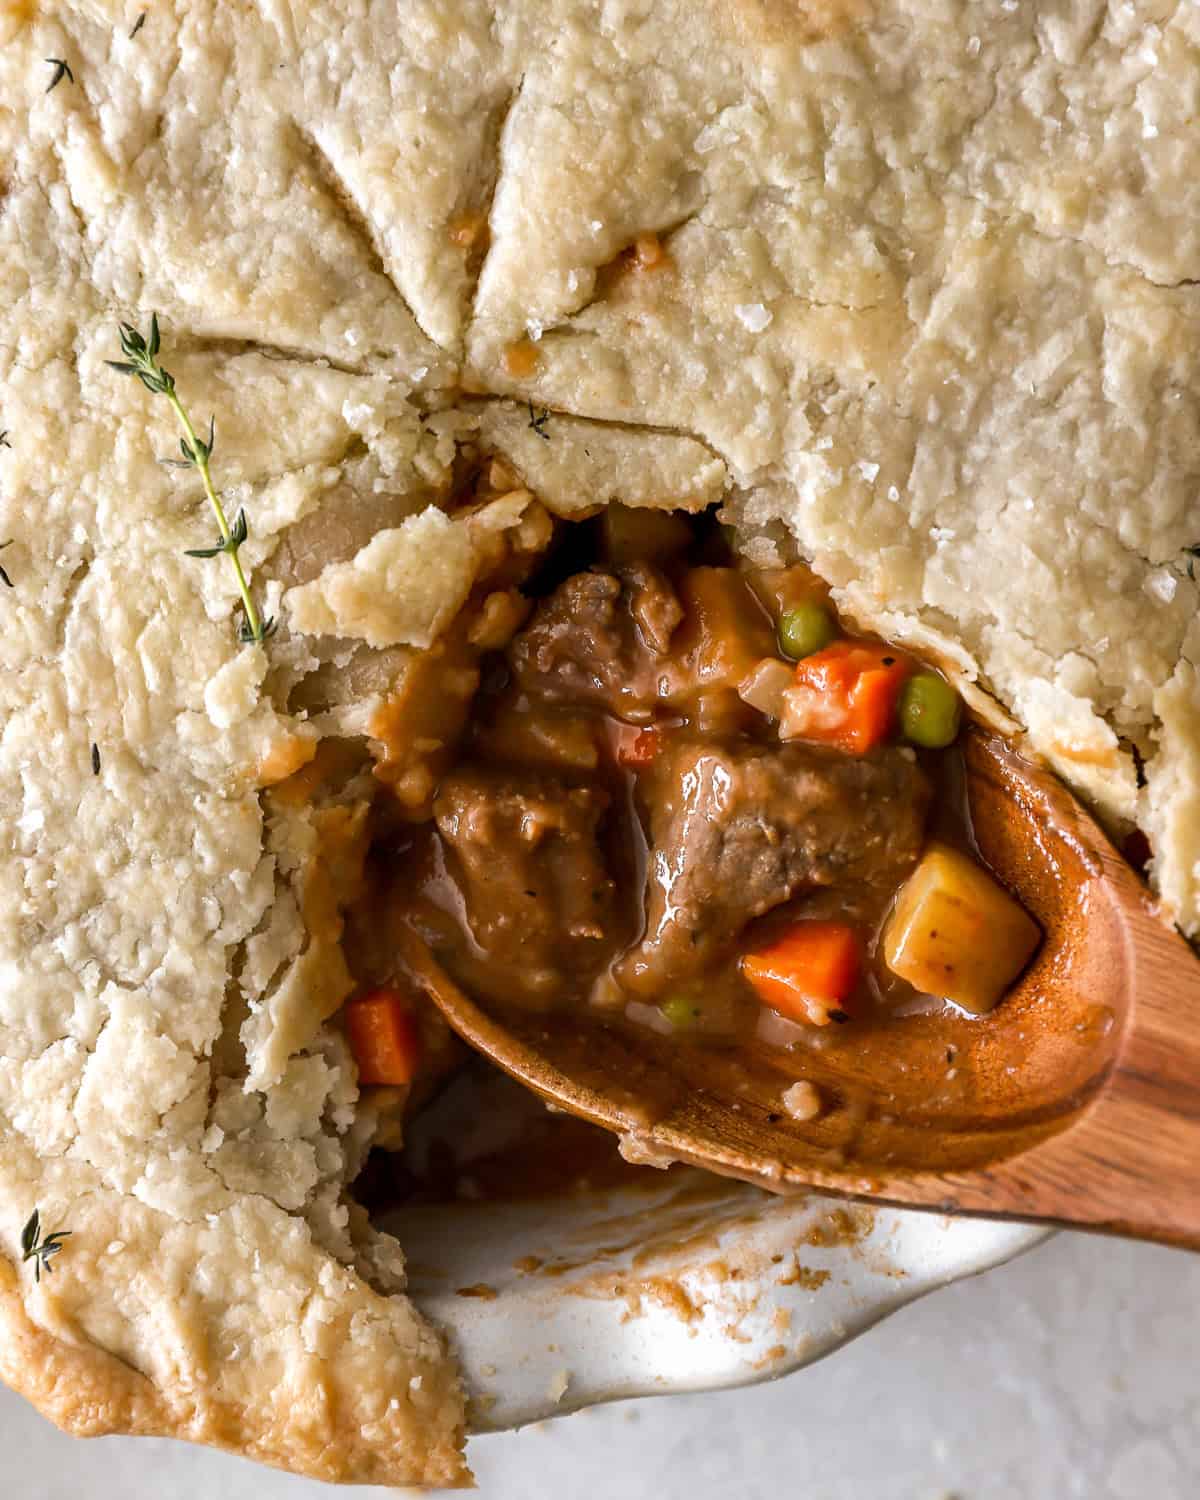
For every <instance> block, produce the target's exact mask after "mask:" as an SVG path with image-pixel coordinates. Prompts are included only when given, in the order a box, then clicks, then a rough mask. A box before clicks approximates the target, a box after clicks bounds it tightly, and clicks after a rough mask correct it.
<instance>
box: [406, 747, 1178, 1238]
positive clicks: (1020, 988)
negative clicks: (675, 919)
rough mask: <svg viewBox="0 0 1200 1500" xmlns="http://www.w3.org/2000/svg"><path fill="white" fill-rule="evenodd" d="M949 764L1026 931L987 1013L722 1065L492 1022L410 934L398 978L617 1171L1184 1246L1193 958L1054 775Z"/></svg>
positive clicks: (986, 752) (621, 1034)
mask: <svg viewBox="0 0 1200 1500" xmlns="http://www.w3.org/2000/svg"><path fill="white" fill-rule="evenodd" d="M964 758H965V765H966V770H967V782H968V805H969V809H970V815H971V819H972V822H973V825H974V831H975V836H976V839H977V841H978V844H979V847H980V850H981V852H982V853H983V855H984V857H985V859H986V860H987V861H988V863H989V864H990V865H991V866H992V868H993V869H994V870H995V871H996V872H997V873H998V874H999V875H1000V877H1001V879H1003V881H1004V882H1005V884H1007V885H1008V886H1009V888H1010V889H1011V890H1013V891H1014V892H1015V893H1016V894H1017V895H1018V896H1019V897H1020V899H1021V901H1022V902H1023V903H1024V905H1025V906H1026V907H1027V908H1028V910H1030V911H1031V912H1032V913H1033V914H1034V915H1035V916H1036V917H1037V919H1038V921H1039V922H1040V923H1041V926H1042V928H1043V930H1044V932H1045V939H1044V941H1043V943H1042V946H1041V948H1040V950H1039V952H1038V954H1037V956H1036V958H1035V960H1034V962H1033V964H1032V965H1031V966H1030V968H1029V969H1028V971H1027V972H1026V973H1025V975H1024V976H1023V977H1022V979H1021V980H1020V981H1019V983H1018V984H1017V986H1016V987H1015V988H1014V990H1013V991H1012V992H1011V993H1010V994H1009V995H1008V996H1007V997H1006V998H1005V1000H1004V1002H1003V1003H1002V1004H1001V1005H1000V1006H999V1007H998V1008H997V1010H995V1011H994V1012H993V1013H992V1014H991V1015H988V1016H985V1017H980V1018H971V1017H966V1016H960V1015H957V1014H954V1015H949V1014H942V1013H939V1014H918V1015H911V1016H907V1017H903V1018H896V1017H892V1018H887V1019H884V1020H882V1021H879V1022H874V1023H873V1022H864V1023H859V1024H855V1025H854V1026H848V1027H844V1028H832V1027H830V1028H827V1029H826V1030H824V1031H822V1032H820V1033H814V1038H813V1040H814V1044H815V1045H814V1046H812V1047H811V1048H810V1047H804V1048H803V1049H802V1052H801V1054H800V1055H797V1054H796V1053H795V1052H791V1053H781V1052H780V1051H779V1050H778V1049H775V1048H769V1047H766V1046H763V1047H753V1048H751V1049H750V1050H749V1052H748V1053H747V1052H746V1051H744V1050H743V1051H739V1052H738V1053H736V1054H734V1053H731V1052H728V1051H721V1050H718V1049H705V1048H702V1047H697V1046H688V1047H683V1048H680V1047H678V1046H676V1045H673V1044H672V1042H671V1040H670V1039H668V1038H660V1037H658V1036H656V1035H655V1034H654V1033H652V1032H649V1031H647V1032H646V1033H645V1034H644V1035H643V1034H642V1033H641V1031H639V1032H638V1033H637V1035H631V1034H630V1032H628V1031H626V1030H623V1029H618V1028H616V1027H610V1026H606V1025H604V1024H603V1023H602V1021H601V1020H600V1019H599V1017H595V1016H593V1015H591V1014H590V1013H585V1014H582V1015H578V1014H574V1015H562V1016H540V1015H539V1016H530V1015H522V1014H510V1013H505V1014H504V1015H503V1016H500V1015H498V1014H496V1015H493V1014H490V1013H489V1012H487V1011H485V1010H484V1009H482V1008H481V1007H480V1006H479V1005H477V1004H476V1003H475V1002H474V1001H473V1000H471V999H470V998H468V997H467V996H466V995H465V994H464V993H463V992H462V991H461V990H460V989H459V988H458V987H457V986H456V985H454V984H453V983H452V982H451V981H450V980H449V978H448V977H447V976H446V975H445V974H444V973H443V972H442V971H441V970H440V968H439V967H438V966H437V965H436V963H435V962H434V961H433V959H432V958H431V956H430V955H429V953H428V951H427V950H425V949H423V947H422V946H421V944H420V943H419V941H418V940H417V939H416V938H415V937H411V938H409V939H406V941H405V953H404V955H403V957H404V960H405V964H406V967H407V968H408V969H409V970H410V971H411V974H412V977H413V979H414V980H415V981H416V982H417V983H418V984H420V985H421V986H422V987H423V988H424V989H425V990H426V991H427V992H428V993H429V994H430V996H431V998H432V999H433V1000H434V1002H435V1003H436V1004H437V1005H438V1007H439V1008H440V1009H441V1010H442V1012H443V1014H444V1015H445V1016H446V1018H447V1020H448V1021H449V1022H450V1024H451V1025H452V1026H453V1027H454V1029H455V1030H456V1031H457V1032H458V1033H459V1034H460V1035H461V1036H462V1037H463V1038H464V1039H465V1040H466V1041H467V1042H468V1043H469V1044H470V1045H471V1046H473V1047H474V1048H476V1049H477V1050H478V1051H480V1052H482V1053H484V1054H486V1055H487V1056H488V1057H489V1058H491V1059H492V1061H493V1062H495V1063H497V1064H498V1065H499V1066H500V1067H501V1068H503V1069H504V1070H505V1071H506V1072H507V1073H509V1074H511V1075H512V1076H513V1077H515V1078H517V1079H519V1080H520V1081H521V1082H522V1083H524V1084H526V1085H527V1086H528V1087H530V1088H532V1089H534V1090H535V1091H536V1092H537V1093H539V1094H540V1095H542V1096H543V1097H544V1098H545V1099H547V1100H548V1101H550V1102H551V1103H553V1104H555V1105H557V1106H558V1107H560V1108H562V1109H565V1110H569V1111H570V1112H571V1113H573V1114H576V1115H580V1116H582V1117H583V1118H585V1119H588V1120H591V1121H593V1122H594V1123H596V1124H598V1125H602V1126H604V1127H606V1128H607V1129H609V1130H611V1131H614V1132H616V1133H617V1134H618V1135H620V1136H621V1137H622V1138H623V1142H624V1149H625V1150H626V1152H627V1154H630V1155H632V1156H634V1157H636V1158H639V1159H646V1160H667V1159H670V1160H677V1161H686V1162H690V1163H693V1164H695V1165H697V1166H700V1167H705V1168H707V1169H709V1170H710V1171H714V1172H719V1173H723V1174H725V1175H728V1176H732V1177H739V1178H743V1179H745V1180H747V1181H750V1182H755V1183H758V1184H760V1185H761V1186H763V1187H767V1188H771V1189H773V1190H776V1191H779V1190H786V1189H789V1188H793V1187H799V1186H808V1187H817V1188H820V1189H822V1190H823V1191H827V1192H832V1193H840V1194H844V1195H848V1196H852V1197H855V1198H870V1199H878V1200H880V1201H884V1202H888V1203H893V1204H908V1205H913V1206H919V1207H924V1208H932V1209H938V1210H943V1211H946V1212H956V1213H958V1212H962V1213H978V1214H988V1215H994V1216H1005V1217H1014V1218H1024V1219H1034V1220H1045V1221H1050V1222H1057V1223H1064V1224H1073V1225H1077V1226H1080V1227H1084V1228H1091V1229H1099V1230H1108V1231H1111V1232H1114V1233H1123V1234H1130V1235H1135V1236H1139V1237H1142V1238H1147V1239H1155V1240H1161V1241H1163V1242H1166V1243H1171V1244H1180V1245H1187V1246H1191V1247H1193V1248H1200V1192H1197V1190H1196V1189H1195V1188H1194V1187H1193V1180H1194V1176H1195V1169H1196V1167H1197V1166H1198V1165H1200V964H1198V963H1197V961H1196V959H1195V957H1194V955H1193V954H1192V951H1191V949H1190V948H1189V947H1188V945H1187V944H1186V943H1185V942H1184V941H1183V939H1182V938H1181V937H1179V936H1178V934H1177V933H1175V932H1174V931H1173V930H1172V929H1170V928H1169V927H1167V926H1166V925H1165V924H1164V923H1163V922H1162V920H1161V918H1160V917H1159V916H1158V915H1157V914H1156V912H1155V909H1154V905H1153V902H1152V899H1151V896H1150V893H1149V892H1148V890H1147V889H1146V887H1145V886H1144V885H1143V883H1142V882H1141V881H1140V880H1139V878H1138V877H1137V875H1136V874H1135V873H1134V871H1133V870H1132V869H1131V868H1130V867H1129V865H1128V864H1127V863H1126V862H1125V860H1123V859H1122V858H1121V856H1120V855H1119V854H1118V853H1117V852H1116V851H1115V850H1114V849H1113V848H1112V846H1111V844H1110V843H1109V841H1108V839H1107V838H1106V837H1105V835H1104V833H1103V832H1102V831H1101V829H1100V828H1099V826H1098V825H1097V824H1096V822H1095V820H1094V819H1093V818H1092V817H1091V816H1090V815H1089V814H1088V813H1087V812H1086V811H1085V810H1084V809H1083V808H1082V807H1080V805H1079V804H1078V803H1077V802H1076V801H1075V799H1074V798H1073V797H1072V796H1071V794H1070V793H1069V792H1068V791H1067V790H1066V789H1065V787H1063V785H1062V784H1061V783H1060V782H1059V781H1058V780H1057V779H1056V778H1055V777H1054V776H1053V775H1051V774H1050V773H1049V772H1047V771H1045V770H1043V769H1041V768H1039V767H1036V766H1034V765H1032V764H1031V763H1030V762H1028V761H1026V760H1024V759H1022V758H1021V757H1020V756H1018V755H1017V754H1016V753H1015V752H1014V751H1013V750H1012V749H1010V748H1009V747H1008V746H1007V745H1006V744H1005V743H1004V742H1003V741H1001V740H998V739H996V738H995V737H993V736H990V735H988V734H986V733H984V732H983V731H981V730H979V729H978V728H972V729H971V730H970V731H969V732H968V733H967V735H966V736H965V739H964ZM816 1044H819V1045H816ZM798 1077H803V1078H807V1079H810V1080H811V1081H812V1082H814V1083H815V1084H816V1085H817V1087H818V1089H819V1091H820V1093H821V1096H822V1098H823V1100H824V1102H825V1108H824V1109H823V1110H822V1113H821V1114H820V1116H819V1117H818V1118H816V1119H814V1120H812V1121H809V1122H805V1123H799V1122H797V1121H795V1120H793V1119H791V1118H790V1117H789V1116H788V1114H787V1112H786V1110H785V1108H784V1106H783V1103H782V1095H783V1092H784V1091H785V1090H786V1089H787V1087H788V1086H789V1084H790V1083H791V1082H793V1081H794V1080H795V1079H796V1078H798Z"/></svg>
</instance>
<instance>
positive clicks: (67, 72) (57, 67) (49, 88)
mask: <svg viewBox="0 0 1200 1500" xmlns="http://www.w3.org/2000/svg"><path fill="white" fill-rule="evenodd" d="M46 61H47V62H48V63H49V64H50V66H51V67H52V68H53V69H54V77H53V78H52V79H51V80H50V82H49V83H48V84H47V85H46V92H47V93H48V94H52V93H53V92H54V90H55V89H56V88H57V87H58V86H59V84H60V83H61V82H62V81H63V79H64V78H65V79H67V81H68V82H70V83H74V82H75V75H74V73H72V72H71V64H70V63H69V62H67V60H66V59H65V58H62V57H48V58H47V59H46Z"/></svg>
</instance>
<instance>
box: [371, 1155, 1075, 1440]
mask: <svg viewBox="0 0 1200 1500" xmlns="http://www.w3.org/2000/svg"><path fill="white" fill-rule="evenodd" d="M396 1228H397V1232H398V1233H399V1234H400V1237H401V1238H402V1240H403V1242H404V1245H405V1249H406V1251H407V1254H408V1258H409V1273H410V1278H411V1293H412V1295H413V1297H414V1299H415V1300H416V1301H417V1303H418V1304H419V1306H420V1307H421V1308H422V1310H423V1311H424V1312H425V1313H427V1314H428V1316H429V1317H430V1318H431V1319H432V1320H433V1321H435V1322H436V1323H437V1324H439V1325H440V1326H441V1327H442V1328H444V1329H446V1330H447V1331H448V1333H449V1335H450V1338H451V1340H452V1343H453V1345H454V1351H455V1354H456V1356H457V1357H458V1359H459V1360H460V1361H461V1365H462V1370H463V1376H464V1379H465V1381H466V1384H467V1389H468V1392H469V1394H470V1397H471V1404H470V1420H471V1429H472V1431H474V1432H477V1433H482V1432H495V1431H501V1430H504V1429H506V1428H512V1427H517V1426H521V1425H523V1424H525V1423H527V1422H534V1421H540V1420H544V1419H546V1418H548V1417H551V1416H556V1415H562V1414H565V1413H567V1412H571V1411H576V1410H578V1409H579V1408H581V1407H585V1406H591V1405H595V1404H597V1403H600V1402H604V1401H611V1400H616V1399H620V1398H624V1397H633V1396H649V1395H666V1394H671V1393H676V1392H684V1391H702V1390H713V1389H719V1388H722V1387H731V1386H739V1385H747V1384H752V1383H754V1382H756V1381H760V1380H767V1379H772V1378H774V1377H777V1376H780V1375H784V1374H787V1373H789V1372H791V1371H792V1370H796V1369H799V1368H801V1367H802V1366H803V1365H806V1364H809V1363H811V1362H812V1361H814V1360H817V1359H820V1358H822V1357H823V1356H825V1355H827V1354H830V1353H832V1352H833V1351H834V1350H836V1349H837V1348H839V1347H840V1346H841V1345H842V1344H845V1343H847V1342H848V1341H849V1340H851V1339H853V1338H854V1337H856V1336H857V1335H858V1334H860V1333H862V1332H864V1331H866V1330H867V1329H868V1328H870V1327H871V1326H872V1325H873V1324H874V1323H876V1322H878V1321H879V1320H880V1319H881V1318H884V1317H886V1316H887V1315H888V1314H889V1313H892V1312H895V1311H897V1310H898V1309H899V1308H900V1307H902V1306H904V1305H905V1304H906V1303H908V1302H911V1301H913V1300H914V1299H915V1298H917V1297H920V1296H923V1295H924V1294H925V1293H927V1292H930V1291H934V1290H936V1289H937V1288H939V1287H942V1286H945V1285H947V1284H948V1283H950V1282H952V1281H956V1280H959V1279H961V1278H963V1277H966V1276H972V1275H976V1274H978V1273H979V1272H981V1271H985V1270H987V1269H989V1268H990V1267H992V1266H994V1265H998V1264H1000V1263H1002V1262H1004V1261H1006V1260H1009V1259H1011V1258H1012V1257H1013V1256H1015V1255H1018V1254H1020V1253H1021V1252H1022V1251H1025V1250H1028V1249H1030V1248H1032V1247H1033V1246H1034V1245H1035V1244H1037V1243H1039V1242H1040V1241H1041V1240H1043V1239H1044V1238H1046V1236H1047V1233H1048V1232H1049V1231H1047V1230H1045V1229H1042V1228H1038V1227H1035V1226H1030V1225H1023V1224H999V1223H993V1222H989V1221H985V1220H980V1219H963V1218H947V1217H944V1216H941V1215H936V1214H924V1213H914V1212H910V1211H899V1210H891V1209H880V1210H875V1211H870V1210H867V1209H864V1208H861V1207H858V1206H853V1205H846V1204H841V1203H838V1202H837V1201H836V1200H834V1199H831V1198H827V1197H822V1196H819V1195H816V1194H813V1195H811V1196H809V1195H804V1196H798V1197H772V1196H771V1195H769V1194H766V1193H763V1192H762V1191H760V1190H759V1189H756V1188H752V1187H749V1186H746V1185H745V1184H742V1183H737V1182H722V1181H718V1180H716V1179H711V1178H707V1179H706V1178H703V1177H702V1174H700V1173H692V1172H688V1173H682V1174H679V1175H676V1174H671V1175H670V1176H664V1177H663V1178H662V1180H661V1183H659V1182H654V1183H651V1184H650V1185H648V1186H641V1187H637V1188H619V1189H614V1190H608V1191H598V1192H591V1193H585V1194H579V1195H576V1196H572V1197H570V1198H559V1199H555V1200H540V1201H530V1202H524V1203H522V1202H516V1203H504V1204H499V1203H482V1202H479V1203H472V1202H464V1203H460V1204H455V1205H451V1206H449V1207H447V1206H445V1205H438V1206H437V1207H435V1208H429V1209H416V1210H414V1209H412V1208H409V1209H406V1210H405V1212H404V1214H403V1219H402V1222H398V1223H397V1225H396ZM821 1241H827V1242H828V1241H832V1243H821ZM530 1258H532V1259H530ZM534 1260H538V1261H541V1262H542V1265H541V1266H540V1267H538V1268H532V1267H533V1261H534ZM568 1267H569V1269H568ZM531 1268H532V1269H531ZM797 1268H799V1269H797Z"/></svg>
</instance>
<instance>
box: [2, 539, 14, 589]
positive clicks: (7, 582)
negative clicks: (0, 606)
mask: <svg viewBox="0 0 1200 1500" xmlns="http://www.w3.org/2000/svg"><path fill="white" fill-rule="evenodd" d="M11 546H12V542H11V540H10V541H7V542H0V552H3V551H4V549H5V547H11ZM0 583H3V585H4V587H5V588H6V589H10V588H12V586H13V581H12V579H11V578H10V577H9V576H8V574H7V573H6V572H5V571H4V569H3V568H0Z"/></svg>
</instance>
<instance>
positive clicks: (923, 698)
mask: <svg viewBox="0 0 1200 1500" xmlns="http://www.w3.org/2000/svg"><path fill="white" fill-rule="evenodd" d="M961 719H962V702H961V700H960V699H959V696H958V694H957V693H956V692H955V691H954V689H953V688H952V687H951V686H950V684H949V683H948V682H947V681H946V679H945V678H944V677H939V676H938V675H937V673H936V672H917V673H916V674H915V675H914V676H912V677H910V678H909V679H908V681H907V682H906V683H905V684H904V687H903V689H902V691H901V693H900V728H901V729H902V731H903V732H904V738H905V739H906V740H911V741H912V742H913V744H914V745H923V746H924V747H925V748H926V749H927V750H943V749H945V747H946V746H947V745H952V744H953V743H954V741H955V739H956V738H957V737H958V726H959V722H960V720H961Z"/></svg>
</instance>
